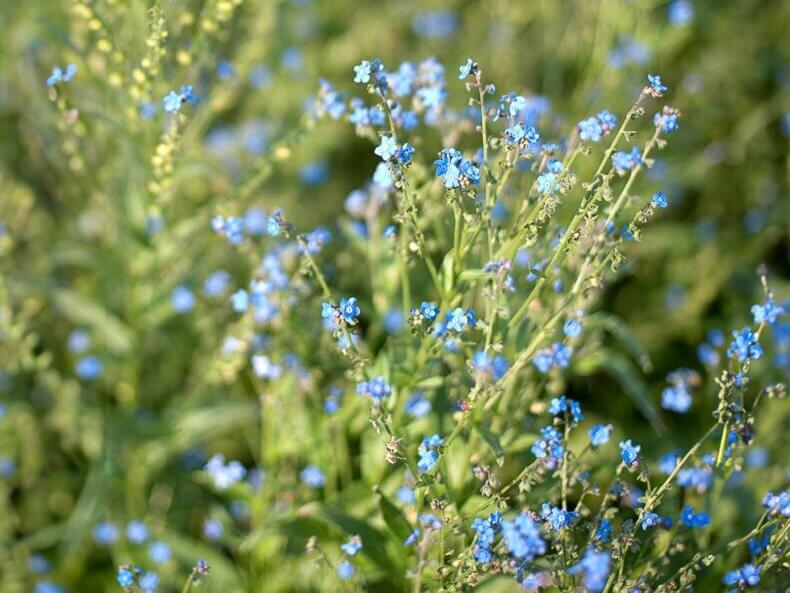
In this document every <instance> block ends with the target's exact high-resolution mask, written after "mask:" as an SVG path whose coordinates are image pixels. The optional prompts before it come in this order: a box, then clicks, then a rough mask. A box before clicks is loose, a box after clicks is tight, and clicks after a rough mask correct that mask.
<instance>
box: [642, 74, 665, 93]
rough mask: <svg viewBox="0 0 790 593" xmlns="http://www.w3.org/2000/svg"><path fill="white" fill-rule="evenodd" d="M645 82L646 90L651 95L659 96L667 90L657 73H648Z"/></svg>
mask: <svg viewBox="0 0 790 593" xmlns="http://www.w3.org/2000/svg"><path fill="white" fill-rule="evenodd" d="M647 82H648V86H647V87H646V88H647V91H648V92H649V93H650V94H651V95H652V96H653V97H661V96H662V95H663V94H664V93H666V92H667V87H665V86H664V85H663V84H661V77H660V76H659V75H657V74H648V75H647Z"/></svg>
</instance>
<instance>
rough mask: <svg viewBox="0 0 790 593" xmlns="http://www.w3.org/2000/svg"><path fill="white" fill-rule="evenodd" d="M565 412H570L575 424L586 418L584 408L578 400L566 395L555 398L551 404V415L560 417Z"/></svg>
mask: <svg viewBox="0 0 790 593" xmlns="http://www.w3.org/2000/svg"><path fill="white" fill-rule="evenodd" d="M564 412H568V413H569V414H570V415H571V418H572V419H573V421H574V422H579V421H581V419H582V418H583V417H584V415H583V414H582V408H581V406H580V405H579V402H577V401H576V400H573V399H571V398H569V397H565V396H564V395H561V396H559V397H555V398H553V399H552V400H551V403H550V404H549V414H552V415H554V416H559V415H561V414H563V413H564Z"/></svg>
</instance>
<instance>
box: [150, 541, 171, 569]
mask: <svg viewBox="0 0 790 593" xmlns="http://www.w3.org/2000/svg"><path fill="white" fill-rule="evenodd" d="M148 555H149V556H150V557H151V560H153V561H154V563H155V564H164V563H165V562H167V561H168V560H170V558H171V556H172V555H173V553H172V552H171V551H170V546H168V545H167V544H166V543H165V542H154V543H152V544H151V547H149V548H148Z"/></svg>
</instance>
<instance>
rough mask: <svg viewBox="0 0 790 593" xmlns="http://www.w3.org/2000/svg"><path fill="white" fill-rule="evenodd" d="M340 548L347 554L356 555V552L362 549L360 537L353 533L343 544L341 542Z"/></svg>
mask: <svg viewBox="0 0 790 593" xmlns="http://www.w3.org/2000/svg"><path fill="white" fill-rule="evenodd" d="M340 549H341V550H343V552H344V553H345V554H348V555H349V556H356V555H357V553H358V552H359V551H360V550H361V549H362V539H361V538H360V537H359V536H358V535H355V536H354V537H352V538H351V539H350V540H348V541H347V542H346V543H345V544H341V545H340Z"/></svg>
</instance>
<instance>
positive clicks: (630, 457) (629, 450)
mask: <svg viewBox="0 0 790 593" xmlns="http://www.w3.org/2000/svg"><path fill="white" fill-rule="evenodd" d="M641 450H642V447H641V445H634V444H633V443H632V442H631V439H628V440H627V441H622V442H621V443H620V459H622V460H623V463H625V464H626V465H627V466H629V467H633V466H635V465H636V464H637V463H638V462H639V452H640V451H641Z"/></svg>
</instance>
